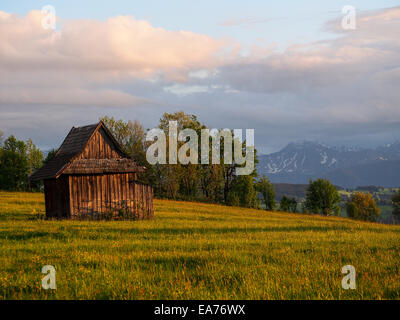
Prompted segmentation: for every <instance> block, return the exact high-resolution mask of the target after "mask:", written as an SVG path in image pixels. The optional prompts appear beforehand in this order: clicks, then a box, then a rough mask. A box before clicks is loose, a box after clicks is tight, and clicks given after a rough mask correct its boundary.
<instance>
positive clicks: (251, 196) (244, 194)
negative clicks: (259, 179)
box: [228, 175, 259, 208]
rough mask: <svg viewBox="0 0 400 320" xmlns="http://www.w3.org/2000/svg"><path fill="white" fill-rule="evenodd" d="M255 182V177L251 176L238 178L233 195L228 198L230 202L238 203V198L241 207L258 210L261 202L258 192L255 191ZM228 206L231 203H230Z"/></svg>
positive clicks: (233, 188)
mask: <svg viewBox="0 0 400 320" xmlns="http://www.w3.org/2000/svg"><path fill="white" fill-rule="evenodd" d="M253 180H254V177H253V176H251V175H243V176H238V177H237V178H236V179H235V181H234V184H233V187H232V190H231V194H230V195H229V196H228V199H229V200H230V201H236V197H238V198H239V204H240V206H241V207H246V208H258V207H259V200H258V198H257V192H256V190H255V187H254V185H255V184H254V181H253ZM228 204H231V203H229V201H228ZM231 205H233V204H231Z"/></svg>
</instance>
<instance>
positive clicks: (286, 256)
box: [0, 192, 400, 299]
mask: <svg viewBox="0 0 400 320" xmlns="http://www.w3.org/2000/svg"><path fill="white" fill-rule="evenodd" d="M43 198H44V197H43V194H34V193H5V192H0V299H399V298H400V226H389V225H382V224H374V223H364V222H358V221H353V220H350V219H345V218H338V217H320V216H313V215H303V214H289V213H271V212H266V211H260V210H251V209H243V208H233V207H224V206H218V205H209V204H200V203H188V202H176V201H167V200H155V219H154V220H153V221H136V222H134V221H108V222H107V221H100V222H99V221H43V220H37V219H35V216H36V215H37V213H40V212H43V211H44V200H43ZM347 264H351V265H353V266H354V267H355V268H356V271H357V289H356V290H343V289H342V288H341V280H342V277H343V275H342V274H341V268H342V266H344V265H347ZM44 265H54V266H55V268H56V270H57V289H56V290H43V289H41V279H42V277H43V276H44V275H42V274H41V268H42V267H43V266H44Z"/></svg>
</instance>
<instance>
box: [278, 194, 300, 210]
mask: <svg viewBox="0 0 400 320" xmlns="http://www.w3.org/2000/svg"><path fill="white" fill-rule="evenodd" d="M279 209H280V210H281V211H285V212H296V211H297V201H296V199H295V198H289V197H287V196H286V195H284V196H283V197H282V198H281V201H280V202H279Z"/></svg>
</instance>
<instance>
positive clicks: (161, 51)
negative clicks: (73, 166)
mask: <svg viewBox="0 0 400 320" xmlns="http://www.w3.org/2000/svg"><path fill="white" fill-rule="evenodd" d="M45 5H51V6H53V7H54V9H55V11H56V15H57V21H56V28H55V30H52V29H45V28H43V26H42V21H43V18H44V15H43V13H42V12H41V9H42V7H43V6H45ZM346 5H351V6H353V7H354V8H355V12H356V20H355V22H356V25H355V29H343V27H342V19H343V17H344V16H345V14H344V13H343V12H342V8H343V6H346ZM399 85H400V4H399V2H398V1H387V0H379V1H376V0H375V1H370V0H359V1H351V2H347V1H336V0H331V1H316V0H315V1H311V0H303V1H294V0H293V1H290V0H281V1H265V0H264V1H261V0H260V1H256V0H248V1H236V0H229V1H228V0H219V1H199V2H194V1H183V0H181V1H177V0H175V1H155V0H148V1H127V0H126V1H119V0H114V1H92V0H89V1H84V3H82V1H72V0H70V1H29V2H27V1H20V0H14V1H9V2H7V3H0V130H1V131H3V132H4V135H5V136H8V135H10V134H14V135H15V136H17V137H18V138H19V139H27V138H32V139H33V141H34V142H35V143H36V144H37V145H39V146H40V147H41V148H43V149H45V150H46V149H50V148H52V147H57V146H58V145H59V144H60V143H61V142H62V140H63V138H64V137H65V135H66V134H67V133H68V131H69V129H70V128H71V127H72V126H80V125H85V124H91V123H95V122H96V121H98V119H99V117H101V116H104V115H109V116H114V117H116V118H122V119H124V120H135V119H136V120H139V121H140V122H141V123H142V124H143V125H144V126H145V127H146V128H153V127H155V126H157V124H158V120H159V119H160V117H161V116H162V113H163V112H174V111H180V110H183V111H185V112H187V113H192V114H196V115H197V116H198V118H199V120H200V121H201V122H204V123H205V124H207V125H208V126H209V127H214V128H231V129H234V128H238V129H255V144H256V148H257V149H258V150H259V152H260V153H269V152H274V151H277V150H279V149H280V148H282V147H284V146H285V145H286V144H287V143H289V142H292V141H298V140H305V139H307V140H315V141H320V142H323V143H326V144H330V145H349V146H363V147H374V146H377V145H380V144H386V143H391V142H394V141H396V140H400V125H399V124H400V104H399V102H400V91H399V90H398V88H399Z"/></svg>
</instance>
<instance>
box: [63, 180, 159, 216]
mask: <svg viewBox="0 0 400 320" xmlns="http://www.w3.org/2000/svg"><path fill="white" fill-rule="evenodd" d="M69 184H70V190H71V195H73V198H72V201H71V217H72V218H78V217H79V216H84V215H101V214H107V213H110V212H113V213H114V214H118V211H120V210H124V211H125V212H126V214H127V215H128V217H129V218H134V219H152V218H153V216H154V208H153V188H152V187H150V186H148V185H145V184H143V183H140V182H138V181H136V180H135V174H134V173H119V174H98V175H71V176H69Z"/></svg>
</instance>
